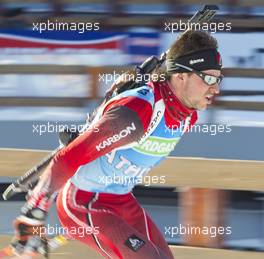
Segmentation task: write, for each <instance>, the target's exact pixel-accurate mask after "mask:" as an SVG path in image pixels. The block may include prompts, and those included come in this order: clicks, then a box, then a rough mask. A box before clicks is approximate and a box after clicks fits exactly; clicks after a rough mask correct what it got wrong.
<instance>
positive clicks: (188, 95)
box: [181, 69, 221, 110]
mask: <svg viewBox="0 0 264 259" xmlns="http://www.w3.org/2000/svg"><path fill="white" fill-rule="evenodd" d="M202 72H204V73H206V74H209V75H213V76H217V77H219V76H220V75H221V72H220V71H219V70H214V69H210V70H204V71H202ZM219 92H220V90H219V85H218V84H217V83H216V84H214V85H211V86H210V85H207V84H206V83H205V82H204V81H203V79H202V78H200V77H199V76H198V75H196V74H195V73H191V74H187V73H185V75H184V82H183V86H182V98H181V99H182V100H183V101H184V103H185V105H187V106H188V107H189V108H194V109H197V110H205V109H206V108H207V106H208V105H210V104H211V103H212V100H213V97H214V96H215V95H217V94H219Z"/></svg>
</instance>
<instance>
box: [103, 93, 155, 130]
mask: <svg viewBox="0 0 264 259" xmlns="http://www.w3.org/2000/svg"><path fill="white" fill-rule="evenodd" d="M116 106H125V107H127V108H129V109H130V110H132V111H134V112H136V114H137V115H138V118H139V120H140V121H141V123H142V126H143V129H144V132H145V131H146V130H147V129H148V126H149V123H150V120H151V116H152V106H151V104H150V103H149V102H147V101H145V100H143V99H140V98H138V97H136V96H128V97H124V98H121V99H118V100H114V101H112V102H110V103H109V104H108V105H107V106H106V107H105V109H104V112H105V111H107V110H109V109H111V108H112V107H116Z"/></svg>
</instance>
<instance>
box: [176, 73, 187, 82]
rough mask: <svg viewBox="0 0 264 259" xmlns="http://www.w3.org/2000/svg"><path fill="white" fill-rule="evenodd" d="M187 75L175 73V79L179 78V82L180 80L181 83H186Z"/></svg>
mask: <svg viewBox="0 0 264 259" xmlns="http://www.w3.org/2000/svg"><path fill="white" fill-rule="evenodd" d="M184 74H185V73H175V74H174V76H175V79H176V78H177V80H180V81H184V80H185V76H184Z"/></svg>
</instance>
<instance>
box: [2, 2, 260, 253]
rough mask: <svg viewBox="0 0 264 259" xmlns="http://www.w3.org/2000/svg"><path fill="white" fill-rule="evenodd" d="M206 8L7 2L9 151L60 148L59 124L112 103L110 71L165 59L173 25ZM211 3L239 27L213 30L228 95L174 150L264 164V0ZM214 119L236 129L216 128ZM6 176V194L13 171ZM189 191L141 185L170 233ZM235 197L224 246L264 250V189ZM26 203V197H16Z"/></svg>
mask: <svg viewBox="0 0 264 259" xmlns="http://www.w3.org/2000/svg"><path fill="white" fill-rule="evenodd" d="M204 4H206V1H192V0H185V1H181V0H148V1H137V0H134V1H132V2H131V1H127V0H124V1H119V0H98V1H92V0H91V1H89V0H71V1H68V0H53V1H52V0H49V1H44V0H43V1H23V2H21V1H17V0H6V1H4V0H1V1H0V129H1V134H0V148H23V149H41V150H51V149H53V148H55V147H56V146H57V145H58V139H57V133H58V131H57V130H56V129H57V128H58V127H59V125H61V124H67V125H79V124H83V123H84V121H85V119H86V118H87V113H89V112H91V111H93V109H94V108H95V107H96V106H97V105H98V104H99V103H100V102H101V101H102V98H103V97H104V94H105V92H106V89H107V88H108V87H110V85H111V83H112V82H113V80H112V79H110V76H107V75H113V73H121V72H124V71H126V70H127V68H129V67H131V66H134V65H138V64H140V63H141V62H143V61H144V60H145V59H146V58H147V57H149V56H151V55H160V54H161V53H162V52H163V51H165V50H166V49H167V48H169V46H170V44H171V43H172V42H173V41H174V40H175V39H176V37H177V35H178V34H179V31H175V32H174V33H172V32H170V31H167V30H166V26H165V23H167V24H168V23H173V22H179V21H180V20H181V21H187V19H189V18H190V17H191V16H192V15H193V14H194V12H196V11H197V9H198V8H201V7H202V6H203V5H204ZM210 4H217V5H218V6H219V8H220V11H219V12H218V15H217V16H216V18H215V19H214V21H215V22H218V23H219V22H223V23H227V22H230V23H231V26H232V29H231V31H226V32H224V31H217V32H216V33H214V34H213V35H214V36H215V37H216V39H217V40H218V43H219V50H220V53H221V54H222V59H223V64H224V67H225V70H224V75H225V79H224V82H223V85H222V93H221V95H220V96H219V97H218V98H217V100H216V101H215V103H214V105H213V106H212V107H211V108H210V109H209V110H208V111H206V112H201V113H200V114H199V115H200V116H199V122H198V123H199V124H200V125H207V128H206V127H205V126H203V130H202V131H200V132H191V133H189V134H187V135H186V136H185V137H184V138H183V139H182V141H181V142H180V143H179V144H178V145H177V148H176V149H175V151H174V152H173V153H172V155H173V156H178V157H179V156H180V157H204V158H221V159H238V160H260V161H263V160H264V152H263V146H264V137H263V132H264V131H263V130H264V113H263V111H264V88H263V87H264V84H263V82H264V81H263V77H264V1H263V0H252V1H245V0H214V1H210ZM48 22H50V23H53V25H54V24H58V23H59V22H65V23H68V24H73V23H75V24H79V26H81V25H80V24H84V23H91V24H92V25H93V26H92V29H91V27H89V28H90V29H89V30H87V31H82V27H77V28H76V27H75V29H74V26H72V27H71V28H72V30H56V29H54V30H52V29H51V30H46V31H40V30H37V27H38V28H40V27H41V26H45V25H43V24H44V23H45V24H46V26H47V24H48ZM41 24H42V25H41ZM95 25H96V26H95ZM51 26H52V25H51ZM50 28H52V27H50ZM78 28H79V30H78ZM98 28H99V29H98ZM112 77H113V76H112ZM37 125H38V126H37ZM41 125H42V127H41ZM43 125H44V126H43ZM51 125H52V126H51ZM212 125H224V127H228V128H230V129H231V130H228V131H224V132H223V131H218V132H216V131H215V128H214V127H212ZM40 127H41V128H42V129H43V130H46V132H40ZM37 129H38V130H37ZM263 173H264V172H263ZM0 179H1V180H0V183H1V185H0V188H1V189H0V190H1V191H3V190H4V188H5V187H6V186H7V184H8V183H9V182H10V181H11V180H12V177H11V176H10V177H1V178H0ZM179 191H180V190H179V189H177V188H176V189H175V188H157V187H153V188H149V189H148V190H147V189H146V188H144V187H137V188H136V189H135V193H136V195H137V197H138V198H139V200H140V202H141V203H142V204H143V205H144V206H145V208H146V209H147V210H148V211H149V213H150V214H151V215H152V217H153V218H154V221H155V222H156V223H157V224H158V225H159V227H160V229H161V230H162V232H164V225H165V224H166V222H172V225H173V224H174V225H178V224H179V222H180V210H181V206H180V195H179V193H180V192H179ZM150 193H151V195H150ZM225 195H226V196H227V197H228V198H226V199H225V201H226V204H225V207H224V209H225V222H226V225H228V226H232V235H230V236H228V237H226V238H225V239H224V241H223V242H222V243H221V246H222V247H227V248H235V249H246V250H260V251H264V195H263V192H251V191H225ZM153 197H154V198H153ZM155 197H156V198H155ZM23 199H24V198H23V197H17V198H16V199H15V200H14V202H15V201H16V202H19V203H21V201H22V200H23ZM14 202H13V203H12V202H11V203H10V204H8V205H6V204H7V203H5V205H4V204H3V202H0V204H1V212H2V209H3V210H4V208H5V207H4V206H8V210H9V211H10V214H11V213H12V214H14V213H18V206H17V203H14ZM164 206H165V207H166V209H167V210H166V211H167V213H166V215H164V213H163V212H164ZM0 218H1V220H0V234H6V233H11V231H12V230H11V228H10V227H11V225H10V227H7V226H9V225H8V224H9V223H10V218H8V217H7V216H6V214H2V213H1V214H0ZM241 226H244V227H243V228H242V227H241ZM166 238H167V240H168V242H170V243H171V244H183V243H184V241H183V239H182V237H181V236H177V237H173V238H171V237H169V236H167V237H166ZM218 246H219V244H218Z"/></svg>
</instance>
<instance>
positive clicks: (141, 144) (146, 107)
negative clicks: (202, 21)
mask: <svg viewBox="0 0 264 259" xmlns="http://www.w3.org/2000/svg"><path fill="white" fill-rule="evenodd" d="M217 48H218V46H217V41H216V39H215V38H213V37H212V36H211V35H210V34H209V33H207V32H202V31H187V32H185V33H183V34H182V35H180V36H179V37H178V38H177V40H176V41H175V43H174V44H173V45H172V47H171V49H170V51H169V52H168V55H167V60H166V71H165V80H158V81H156V82H154V81H151V82H149V83H148V84H146V85H144V86H142V87H139V88H136V89H131V90H126V91H124V92H122V93H120V94H117V95H116V96H114V97H112V98H111V99H110V100H109V101H108V102H106V103H105V104H104V105H102V106H101V107H100V108H99V110H98V112H97V114H96V116H95V118H94V120H93V121H92V125H93V127H95V128H97V129H98V132H93V131H86V132H84V133H83V134H81V135H79V136H78V137H77V138H76V139H74V140H73V141H72V142H71V143H70V144H69V145H67V146H65V147H64V148H63V149H61V150H60V151H59V152H58V153H57V154H56V155H55V157H54V158H53V160H52V161H51V162H50V164H49V165H48V167H47V168H46V169H45V171H44V173H43V174H42V176H41V178H40V181H39V182H38V184H37V185H36V187H35V188H34V189H33V191H32V193H31V195H30V197H29V198H28V200H27V202H26V204H25V205H24V206H23V208H22V210H21V215H20V216H19V217H17V218H16V220H15V224H14V226H15V231H16V236H15V239H14V240H13V242H12V245H13V246H14V247H15V248H17V249H23V248H24V247H25V246H27V242H28V240H29V239H30V238H31V237H32V236H35V237H37V238H39V240H40V245H38V246H37V247H36V249H37V250H38V251H45V249H46V248H45V247H46V237H45V236H44V235H43V234H41V232H42V231H40V229H41V228H43V226H44V223H45V219H46V216H47V214H48V211H49V208H50V207H51V204H52V202H53V201H54V197H55V195H56V193H58V197H57V212H58V216H59V220H60V222H61V224H62V226H63V227H64V228H65V229H71V230H72V229H77V230H78V229H80V228H83V229H86V230H87V231H86V232H85V234H83V231H82V235H80V233H78V231H70V232H69V233H68V234H69V235H70V236H71V238H73V239H76V240H78V241H80V242H82V243H84V244H85V245H87V246H88V247H90V248H92V249H94V250H96V251H97V252H98V253H99V254H101V255H102V256H103V257H105V258H119V259H120V258H123V259H129V258H133V259H139V258H140V259H148V258H149V259H171V258H173V255H172V252H171V251H170V248H169V246H168V244H167V243H166V241H165V239H164V236H163V234H162V233H161V232H160V231H159V229H158V228H157V226H156V225H155V223H154V222H153V221H152V219H151V218H150V216H149V215H148V214H147V213H146V211H145V210H144V209H143V208H142V207H141V206H140V204H139V203H138V202H137V200H136V198H135V197H134V196H133V194H132V189H133V187H134V185H135V184H136V183H137V181H138V180H139V179H140V178H142V177H144V176H145V175H146V174H147V173H148V172H149V171H150V170H151V169H152V168H153V167H154V166H156V165H157V164H158V163H160V161H161V160H163V159H164V158H165V157H166V156H167V155H169V153H170V152H171V151H172V150H173V149H174V148H175V145H176V144H177V143H178V141H179V139H180V138H181V137H182V135H183V134H184V132H186V131H188V129H189V128H190V127H191V126H192V125H193V124H194V123H195V122H196V120H197V110H204V109H206V108H207V106H208V105H210V104H211V103H212V100H213V98H214V96H215V95H217V94H219V84H220V82H221V79H222V75H221V66H222V64H221V57H220V54H219V52H218V50H217ZM175 126H176V127H175ZM175 128H177V129H178V130H175ZM168 129H173V131H169V130H168ZM175 173H177V168H175ZM121 178H123V179H129V181H121V182H120V181H115V180H116V179H121ZM106 179H107V181H106ZM109 179H113V180H112V181H110V180H109ZM41 249H42V250H41Z"/></svg>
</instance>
